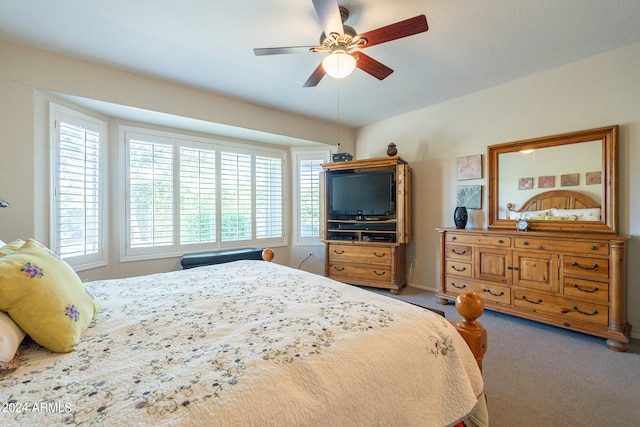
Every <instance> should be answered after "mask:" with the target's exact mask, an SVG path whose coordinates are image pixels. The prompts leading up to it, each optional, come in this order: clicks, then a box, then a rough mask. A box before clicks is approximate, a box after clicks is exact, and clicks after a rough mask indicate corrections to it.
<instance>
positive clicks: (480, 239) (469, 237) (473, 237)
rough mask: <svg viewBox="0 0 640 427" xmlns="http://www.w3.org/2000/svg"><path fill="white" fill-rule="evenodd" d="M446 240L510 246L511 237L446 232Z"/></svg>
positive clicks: (449, 241)
mask: <svg viewBox="0 0 640 427" xmlns="http://www.w3.org/2000/svg"><path fill="white" fill-rule="evenodd" d="M447 242H448V243H461V244H476V245H483V246H500V247H510V246H511V237H509V236H485V235H477V234H457V233H447Z"/></svg>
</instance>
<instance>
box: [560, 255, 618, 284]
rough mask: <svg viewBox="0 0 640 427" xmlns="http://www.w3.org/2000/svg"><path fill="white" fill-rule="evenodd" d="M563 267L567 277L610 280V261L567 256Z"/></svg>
mask: <svg viewBox="0 0 640 427" xmlns="http://www.w3.org/2000/svg"><path fill="white" fill-rule="evenodd" d="M562 267H563V268H564V274H565V275H573V274H575V275H578V276H588V277H594V278H601V279H608V278H609V260H608V259H602V258H586V257H575V256H565V257H564V262H563V263H562Z"/></svg>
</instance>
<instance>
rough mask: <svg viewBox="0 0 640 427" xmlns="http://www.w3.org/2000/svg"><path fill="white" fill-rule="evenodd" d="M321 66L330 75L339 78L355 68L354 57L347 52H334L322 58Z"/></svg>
mask: <svg viewBox="0 0 640 427" xmlns="http://www.w3.org/2000/svg"><path fill="white" fill-rule="evenodd" d="M322 68H324V71H325V72H326V73H327V74H329V75H330V76H331V77H333V78H336V79H341V78H343V77H347V76H348V75H349V74H351V73H352V72H353V70H354V69H355V68H356V59H355V58H354V57H353V56H351V55H349V54H348V53H345V52H342V51H339V52H335V53H332V54H331V55H329V56H327V57H326V58H324V60H323V61H322Z"/></svg>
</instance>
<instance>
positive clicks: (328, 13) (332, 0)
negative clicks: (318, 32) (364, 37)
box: [312, 0, 344, 37]
mask: <svg viewBox="0 0 640 427" xmlns="http://www.w3.org/2000/svg"><path fill="white" fill-rule="evenodd" d="M312 2H313V7H314V8H315V10H316V14H317V15H318V18H319V19H320V24H321V25H322V29H323V30H324V34H325V35H326V36H327V37H328V36H329V35H330V34H331V33H338V34H340V35H341V36H342V35H344V29H343V28H342V17H341V16H340V8H339V7H338V2H337V1H336V0H312Z"/></svg>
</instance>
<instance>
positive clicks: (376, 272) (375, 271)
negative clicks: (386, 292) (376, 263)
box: [373, 270, 386, 276]
mask: <svg viewBox="0 0 640 427" xmlns="http://www.w3.org/2000/svg"><path fill="white" fill-rule="evenodd" d="M373 273H374V274H375V275H376V276H384V275H385V273H386V271H378V270H373Z"/></svg>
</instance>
